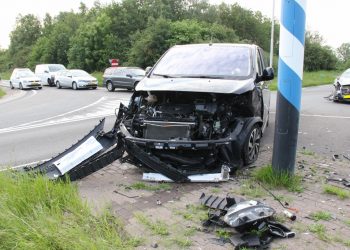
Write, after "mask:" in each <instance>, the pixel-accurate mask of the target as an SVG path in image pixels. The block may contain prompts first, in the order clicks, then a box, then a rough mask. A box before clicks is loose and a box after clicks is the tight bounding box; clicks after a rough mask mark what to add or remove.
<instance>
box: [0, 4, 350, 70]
mask: <svg viewBox="0 0 350 250" xmlns="http://www.w3.org/2000/svg"><path fill="white" fill-rule="evenodd" d="M270 28H271V20H270V19H269V18H267V17H265V16H263V15H262V14H261V12H259V11H258V12H253V11H251V10H247V9H244V8H242V7H241V6H240V5H238V4H237V3H235V4H225V3H222V4H220V5H213V4H210V3H209V2H208V0H123V1H121V2H112V3H110V4H106V5H102V4H100V3H99V2H95V3H94V6H93V7H91V8H90V9H89V8H87V6H86V5H85V4H84V3H81V4H80V8H79V11H77V12H73V11H70V12H60V13H59V14H58V15H57V16H54V17H53V16H51V15H49V14H46V16H45V18H44V19H43V20H39V19H38V18H37V17H36V16H34V15H32V14H28V15H25V16H21V15H20V16H18V18H17V20H16V26H15V28H14V30H13V31H12V32H11V34H10V45H9V48H8V49H6V50H4V49H2V50H0V71H6V70H9V69H12V68H14V67H30V68H34V66H35V65H36V64H39V63H61V64H64V65H66V66H68V67H70V68H81V69H85V70H87V71H89V72H92V71H101V70H103V69H104V68H106V67H107V66H109V61H108V59H110V58H118V59H119V60H120V62H121V64H122V65H132V66H139V67H143V68H145V67H146V66H151V65H153V64H154V63H155V62H156V61H157V59H158V58H159V57H160V56H161V54H163V53H164V52H165V51H166V50H167V49H168V48H169V47H171V46H173V45H175V44H188V43H202V42H227V43H255V44H257V45H259V46H261V47H262V48H263V49H264V50H265V51H266V52H268V51H269V50H270V48H269V47H270ZM276 33H277V34H276V37H277V38H278V37H279V25H278V23H276ZM274 47H275V54H276V55H277V54H278V41H277V40H276V41H275V44H274ZM339 55H340V56H339ZM338 58H339V59H338ZM349 59H350V44H347V45H346V44H345V45H342V46H341V47H340V48H339V49H338V53H336V52H335V51H333V50H332V49H331V48H330V47H328V46H326V45H324V41H323V39H322V37H321V36H320V35H319V34H317V33H316V34H315V33H309V32H307V34H306V47H305V69H306V70H308V71H315V70H331V69H336V68H337V67H341V66H342V67H344V65H347V63H348V62H349V63H348V65H349V66H350V60H349Z"/></svg>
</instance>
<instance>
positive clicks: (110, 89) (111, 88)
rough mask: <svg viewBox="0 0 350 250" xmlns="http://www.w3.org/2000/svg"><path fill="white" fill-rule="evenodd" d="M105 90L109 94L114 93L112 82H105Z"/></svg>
mask: <svg viewBox="0 0 350 250" xmlns="http://www.w3.org/2000/svg"><path fill="white" fill-rule="evenodd" d="M106 87H107V90H108V91H109V92H113V91H114V87H113V84H112V82H107V86H106Z"/></svg>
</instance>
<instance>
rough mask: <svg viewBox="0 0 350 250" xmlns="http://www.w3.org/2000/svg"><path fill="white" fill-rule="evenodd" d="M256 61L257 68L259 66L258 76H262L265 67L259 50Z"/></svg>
mask: <svg viewBox="0 0 350 250" xmlns="http://www.w3.org/2000/svg"><path fill="white" fill-rule="evenodd" d="M256 54H257V55H256V60H257V66H258V74H259V75H260V76H261V75H262V72H263V65H262V60H261V56H260V52H259V50H257V51H256Z"/></svg>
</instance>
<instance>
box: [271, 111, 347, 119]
mask: <svg viewBox="0 0 350 250" xmlns="http://www.w3.org/2000/svg"><path fill="white" fill-rule="evenodd" d="M270 114H276V112H270ZM300 116H303V117H321V118H335V119H350V116H340V115H317V114H300Z"/></svg>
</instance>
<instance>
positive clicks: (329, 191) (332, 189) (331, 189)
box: [323, 184, 350, 200]
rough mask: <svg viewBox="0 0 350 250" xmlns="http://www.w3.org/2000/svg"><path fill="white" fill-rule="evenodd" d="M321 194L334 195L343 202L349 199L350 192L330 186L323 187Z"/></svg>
mask: <svg viewBox="0 0 350 250" xmlns="http://www.w3.org/2000/svg"><path fill="white" fill-rule="evenodd" d="M323 192H324V193H326V194H331V195H336V196H337V197H338V198H339V199H341V200H344V199H346V198H349V197H350V192H349V191H347V190H344V189H342V188H340V187H336V186H332V185H328V184H326V185H324V186H323Z"/></svg>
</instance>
